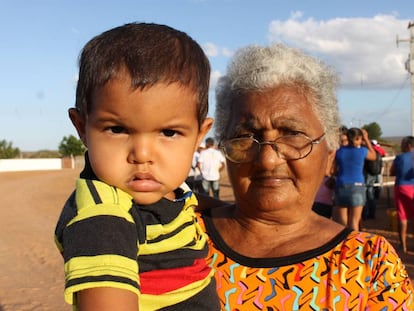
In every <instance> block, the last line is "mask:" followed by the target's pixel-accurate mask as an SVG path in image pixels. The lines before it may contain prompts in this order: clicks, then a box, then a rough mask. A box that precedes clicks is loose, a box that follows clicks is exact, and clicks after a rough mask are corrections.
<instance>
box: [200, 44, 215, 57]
mask: <svg viewBox="0 0 414 311" xmlns="http://www.w3.org/2000/svg"><path fill="white" fill-rule="evenodd" d="M203 50H204V53H206V55H207V56H208V57H215V56H217V55H218V54H219V49H218V47H217V46H216V45H215V44H214V43H211V42H207V43H205V44H203Z"/></svg>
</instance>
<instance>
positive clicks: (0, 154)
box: [0, 139, 20, 159]
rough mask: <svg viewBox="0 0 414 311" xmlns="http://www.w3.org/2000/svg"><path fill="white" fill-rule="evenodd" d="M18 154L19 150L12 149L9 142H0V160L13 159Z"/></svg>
mask: <svg viewBox="0 0 414 311" xmlns="http://www.w3.org/2000/svg"><path fill="white" fill-rule="evenodd" d="M19 154H20V150H19V148H14V147H13V144H12V143H11V142H8V141H6V140H4V139H3V140H0V159H13V158H15V157H17V156H18V155H19Z"/></svg>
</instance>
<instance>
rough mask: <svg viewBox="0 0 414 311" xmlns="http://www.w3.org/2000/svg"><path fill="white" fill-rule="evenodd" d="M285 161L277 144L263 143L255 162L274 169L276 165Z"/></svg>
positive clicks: (265, 167)
mask: <svg viewBox="0 0 414 311" xmlns="http://www.w3.org/2000/svg"><path fill="white" fill-rule="evenodd" d="M284 161H285V160H284V159H281V158H280V157H279V153H278V152H277V146H275V145H274V144H262V145H261V146H260V151H259V154H258V155H257V158H256V161H255V162H256V165H259V166H261V167H263V168H264V169H273V168H274V167H275V165H278V164H279V163H281V162H284Z"/></svg>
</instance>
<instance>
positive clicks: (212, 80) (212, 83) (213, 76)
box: [210, 70, 222, 90]
mask: <svg viewBox="0 0 414 311" xmlns="http://www.w3.org/2000/svg"><path fill="white" fill-rule="evenodd" d="M221 76H222V74H221V72H220V71H218V70H213V71H212V72H211V75H210V89H211V90H214V89H215V88H216V85H217V81H218V79H219V78H220V77H221Z"/></svg>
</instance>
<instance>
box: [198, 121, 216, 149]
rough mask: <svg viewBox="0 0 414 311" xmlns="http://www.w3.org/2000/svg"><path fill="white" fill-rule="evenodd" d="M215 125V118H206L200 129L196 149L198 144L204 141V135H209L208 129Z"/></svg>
mask: <svg viewBox="0 0 414 311" xmlns="http://www.w3.org/2000/svg"><path fill="white" fill-rule="evenodd" d="M212 126H213V118H206V119H205V120H204V121H203V123H202V124H201V126H200V131H199V132H198V137H197V144H196V145H195V148H194V151H196V150H197V148H198V146H200V145H201V143H202V142H203V139H204V137H205V136H206V135H207V133H208V131H209V130H210V129H211V127H212Z"/></svg>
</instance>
